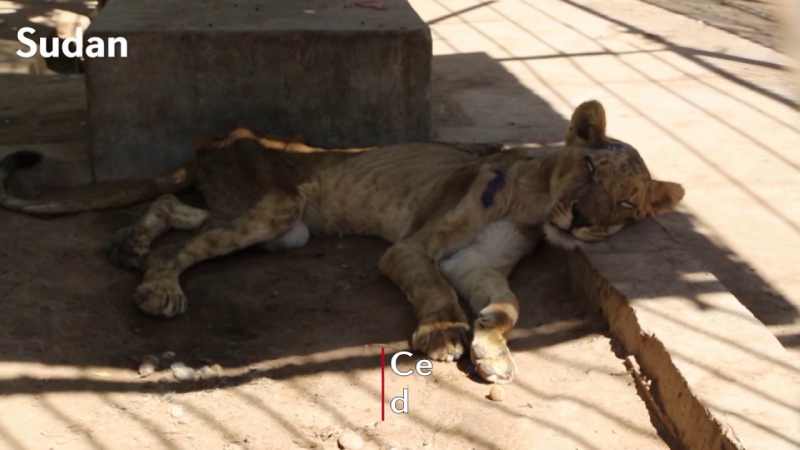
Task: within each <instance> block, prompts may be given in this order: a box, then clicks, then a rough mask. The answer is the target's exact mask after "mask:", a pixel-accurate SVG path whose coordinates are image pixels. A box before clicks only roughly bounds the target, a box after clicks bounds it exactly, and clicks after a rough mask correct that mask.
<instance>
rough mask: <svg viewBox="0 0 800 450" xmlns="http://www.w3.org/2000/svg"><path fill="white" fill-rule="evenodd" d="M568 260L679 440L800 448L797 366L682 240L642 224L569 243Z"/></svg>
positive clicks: (693, 445)
mask: <svg viewBox="0 0 800 450" xmlns="http://www.w3.org/2000/svg"><path fill="white" fill-rule="evenodd" d="M569 264H570V271H571V274H572V283H573V286H574V288H575V289H576V290H577V291H578V293H579V295H582V296H583V297H585V298H587V299H589V300H590V301H592V302H595V303H596V304H597V305H598V306H599V307H600V308H601V309H602V311H603V314H604V315H605V317H606V319H607V320H608V323H609V326H610V330H611V333H612V335H613V336H614V337H615V338H616V339H617V340H618V341H619V342H620V344H621V345H622V347H624V351H625V352H627V353H628V354H630V355H632V356H633V357H634V358H635V360H636V362H637V363H638V366H639V367H640V370H641V372H642V374H643V376H644V377H645V378H646V379H647V381H648V383H647V389H648V391H649V392H648V395H649V396H651V398H652V399H653V400H654V404H653V405H651V407H654V408H657V410H658V411H657V412H658V414H656V416H657V417H659V416H660V418H661V420H665V421H667V423H665V424H663V425H664V428H665V429H666V430H670V431H671V432H672V433H673V434H674V438H675V439H677V440H678V441H679V442H680V443H682V444H683V445H684V446H686V447H687V448H690V449H692V450H707V449H708V450H711V449H714V450H716V449H770V450H779V449H786V450H789V449H796V448H798V447H800V365H799V364H798V363H797V362H795V361H794V360H792V359H791V358H790V357H789V355H788V354H787V352H786V350H785V349H784V348H783V347H782V346H781V345H780V343H779V342H778V341H777V339H776V338H775V337H774V336H773V335H772V334H771V333H770V332H769V331H768V330H767V329H766V328H765V327H764V326H763V325H762V324H761V322H759V321H758V319H756V318H755V317H754V316H753V315H752V314H751V313H750V311H748V310H747V309H746V308H745V307H744V306H742V305H741V303H739V301H738V300H737V299H736V298H735V297H734V296H733V295H732V294H730V293H729V292H728V290H727V289H726V288H725V286H723V285H722V284H721V283H720V282H719V281H718V280H717V279H716V278H715V277H714V275H713V274H711V273H708V272H707V271H705V270H704V269H703V267H701V265H700V264H699V262H698V261H697V259H696V258H694V257H693V256H692V255H691V253H689V252H688V251H686V250H685V249H683V248H682V246H681V245H680V243H678V242H676V241H675V240H673V238H671V237H670V236H669V235H668V234H667V233H665V232H664V231H663V230H662V229H660V228H659V227H658V226H657V225H656V224H654V223H644V224H641V225H638V226H636V227H632V228H631V229H629V230H626V231H624V232H623V233H622V234H621V235H620V236H618V237H617V238H615V239H612V240H609V241H608V242H606V243H600V244H596V245H591V246H587V248H586V249H584V250H582V251H578V252H572V253H571V254H570V257H569Z"/></svg>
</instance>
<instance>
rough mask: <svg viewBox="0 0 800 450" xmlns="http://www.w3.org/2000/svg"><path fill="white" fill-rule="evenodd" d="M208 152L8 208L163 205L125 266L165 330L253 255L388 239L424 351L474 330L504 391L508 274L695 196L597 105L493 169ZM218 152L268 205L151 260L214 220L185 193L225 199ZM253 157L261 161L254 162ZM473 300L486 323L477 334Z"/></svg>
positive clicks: (244, 135) (450, 349)
mask: <svg viewBox="0 0 800 450" xmlns="http://www.w3.org/2000/svg"><path fill="white" fill-rule="evenodd" d="M196 154H197V158H196V161H195V162H194V163H192V164H189V165H187V166H186V167H184V168H183V169H181V170H179V171H177V172H175V173H173V174H170V175H168V176H165V177H161V178H157V179H154V180H152V181H151V182H150V183H148V184H146V185H143V186H140V188H138V189H134V190H133V191H129V192H127V193H123V194H121V195H116V194H114V195H109V196H108V197H106V198H101V199H100V200H98V201H96V202H94V203H91V202H89V203H69V202H67V203H64V202H42V201H33V200H25V199H21V198H18V197H15V196H13V195H11V194H10V193H8V192H7V191H6V190H5V188H3V189H2V190H0V203H1V204H2V205H3V206H5V207H6V208H9V209H12V210H17V211H21V212H27V213H31V214H60V213H68V212H75V211H79V210H88V209H99V208H107V207H112V206H122V205H125V204H130V203H133V202H136V201H141V200H143V199H146V198H148V197H150V198H153V197H155V196H157V195H159V194H160V195H161V196H160V197H159V198H158V199H157V200H156V201H155V202H154V203H153V204H152V205H151V206H150V208H149V210H148V211H147V213H146V214H145V215H144V216H143V217H142V218H141V219H140V220H139V221H138V222H137V223H136V224H135V225H133V226H132V227H129V228H126V229H125V230H123V231H122V232H121V234H120V235H119V237H118V239H117V240H116V244H115V246H114V249H113V251H112V257H113V259H114V260H115V261H116V262H118V263H121V264H124V265H126V266H132V267H137V268H139V269H141V270H142V271H143V272H144V278H143V280H142V283H141V285H140V286H139V287H138V289H136V292H135V294H134V299H135V302H136V304H137V305H138V307H139V309H141V310H142V311H144V312H145V313H147V314H152V315H156V316H163V317H173V316H175V315H178V314H182V313H184V312H186V308H187V304H188V302H187V299H186V297H185V295H184V293H183V290H182V289H181V285H180V276H181V274H182V273H183V272H184V271H186V270H187V269H189V268H190V267H192V266H194V265H195V264H198V263H200V262H203V261H206V260H208V259H211V258H216V257H218V256H222V255H226V254H229V253H232V252H235V251H237V250H241V249H243V248H246V247H250V246H255V245H260V246H263V247H265V248H267V249H273V250H274V249H290V248H297V247H301V246H303V245H305V243H306V242H307V241H308V239H309V236H313V235H320V234H335V235H348V234H349V235H371V236H379V237H381V238H384V239H386V240H387V241H389V242H391V243H392V245H391V247H389V249H388V250H387V251H386V253H385V254H384V255H383V257H382V258H381V259H380V261H379V263H378V264H379V267H380V270H381V271H382V272H383V273H384V274H385V275H386V276H387V277H388V278H389V279H391V280H392V281H393V282H394V283H395V284H396V285H397V286H398V287H400V289H402V290H403V292H404V293H405V295H406V297H407V298H408V301H409V302H411V304H412V305H413V308H414V311H415V313H416V317H417V320H418V325H417V328H416V330H415V331H414V333H413V335H412V338H411V344H412V347H413V348H414V349H415V350H417V351H420V352H423V353H426V354H427V355H428V356H430V357H431V358H434V359H436V360H441V361H453V360H456V359H458V358H459V357H460V356H461V355H462V353H463V352H464V351H465V343H467V340H466V337H467V335H468V332H469V331H470V330H471V331H472V333H471V341H470V342H469V345H468V347H467V348H469V350H470V356H471V359H472V362H473V363H474V364H475V367H476V368H477V372H478V373H479V374H480V376H481V377H483V378H484V379H485V380H487V381H490V382H508V381H510V380H511V379H512V377H513V375H514V362H513V359H512V356H511V353H510V351H509V350H508V347H507V346H506V339H505V336H506V334H507V333H508V332H509V330H511V329H512V327H513V326H514V324H515V323H516V322H517V318H518V311H519V306H518V299H517V297H516V296H515V295H514V293H513V292H512V291H511V289H510V288H509V283H508V281H507V277H508V275H509V273H510V272H511V270H512V269H513V268H514V266H515V265H516V264H517V262H518V261H519V260H520V259H521V258H522V257H523V256H524V255H526V254H527V253H529V252H530V251H531V250H532V249H533V248H534V247H535V245H536V243H537V241H539V240H540V239H541V237H542V236H544V237H545V238H546V239H547V240H549V241H550V242H552V243H554V244H556V245H559V246H564V247H567V248H571V247H574V246H575V245H576V243H578V242H581V241H597V240H600V239H604V238H606V237H608V236H610V235H612V234H614V233H616V232H617V231H619V230H620V229H621V228H622V227H623V226H625V225H626V224H629V223H632V222H635V221H638V220H641V219H644V218H646V217H649V216H652V215H654V214H657V213H660V212H664V211H668V210H671V209H672V208H674V207H675V205H676V204H677V203H678V202H679V201H680V200H681V199H682V198H683V195H684V190H683V188H682V187H681V186H680V185H679V184H676V183H671V182H665V181H656V180H653V179H652V178H651V176H650V173H649V172H648V170H647V167H646V166H645V164H644V162H643V161H642V159H641V157H640V156H639V154H638V152H637V151H636V150H635V149H634V148H633V147H632V146H630V145H628V144H626V143H624V142H622V141H619V140H616V139H612V138H609V137H607V136H606V119H605V112H604V110H603V107H602V106H601V105H600V103H598V102H596V101H591V102H586V103H583V104H581V105H580V106H579V107H578V108H577V109H576V110H575V112H574V113H573V116H572V119H571V123H570V126H569V129H568V130H567V134H566V144H565V145H564V146H562V147H553V148H544V149H518V150H509V151H502V152H498V153H495V154H490V155H487V156H476V155H474V154H470V153H467V152H464V151H461V150H459V149H457V148H454V147H451V146H446V145H439V144H403V145H392V146H387V147H380V148H371V149H351V150H323V149H318V148H313V147H309V146H306V145H304V144H301V143H293V142H283V141H279V140H275V139H272V138H268V137H263V136H258V135H256V134H254V133H253V132H251V131H249V130H246V129H237V130H235V131H234V132H232V133H231V134H230V135H229V136H227V137H226V138H224V139H219V140H215V141H211V142H207V143H205V144H202V145H199V146H198V147H197V152H196ZM214 155H228V156H230V155H233V156H234V157H236V158H242V159H243V161H245V162H246V163H245V164H243V166H242V167H244V169H243V170H245V171H248V170H249V171H255V169H254V168H256V167H257V168H258V170H257V171H255V172H254V173H251V174H250V175H251V176H252V177H253V179H255V180H257V184H259V186H260V187H259V193H258V195H257V196H255V197H252V198H250V200H249V201H248V202H247V204H246V205H244V206H243V207H242V208H241V214H239V215H238V217H235V218H232V219H231V220H230V221H227V222H226V223H224V224H223V225H221V226H215V227H206V228H204V229H202V230H200V231H199V232H197V234H196V235H195V236H194V237H193V238H191V239H190V240H189V241H188V242H187V243H186V244H184V245H183V246H182V248H180V249H179V251H177V252H176V254H175V255H174V256H173V257H171V258H167V259H164V260H160V259H156V258H148V254H149V253H150V248H151V244H152V243H153V241H154V240H155V239H157V238H158V237H159V236H161V235H163V234H164V233H166V232H167V231H169V230H170V229H173V228H174V229H182V230H186V229H197V228H201V226H202V225H203V224H204V223H205V222H206V221H207V219H208V217H209V212H208V211H207V210H205V209H198V208H195V207H192V206H188V205H186V204H184V203H182V202H181V201H179V200H178V199H177V198H176V197H175V196H173V195H171V193H174V192H177V191H179V190H182V189H185V188H187V187H189V186H191V185H195V184H196V185H199V186H200V188H201V191H203V193H204V196H205V197H206V199H207V200H208V199H209V198H211V197H213V196H214V195H215V189H217V187H215V186H219V183H217V184H215V183H214V182H209V180H210V179H212V178H214V177H213V175H214V174H215V172H216V171H218V170H221V169H219V168H218V166H215V165H214V164H213V163H208V162H207V161H208V160H209V158H211V160H212V161H213V157H214ZM253 155H257V156H253ZM252 158H258V161H259V162H258V164H250V163H249V162H247V161H251V160H252ZM35 160H36V158H35V156H34V155H32V154H31V153H25V152H20V153H16V154H13V155H11V156H9V157H7V158H6V159H4V160H3V163H2V171H3V172H2V173H1V174H0V175H2V178H3V183H2V184H3V186H5V178H6V177H7V176H8V174H9V173H10V172H12V171H13V170H14V169H15V168H18V167H21V166H25V165H30V164H32V163H34V162H35ZM203 161H206V162H205V163H203ZM229 180H231V178H229ZM225 183H227V182H223V184H225ZM212 211H213V208H212ZM459 295H460V296H462V297H463V298H464V299H465V300H466V302H467V303H468V304H469V305H470V306H471V308H472V309H473V310H474V313H475V315H476V317H477V318H476V319H475V320H474V322H473V323H472V324H470V323H468V320H467V315H466V314H465V312H464V310H463V309H462V307H461V306H460V304H459V298H458V297H459Z"/></svg>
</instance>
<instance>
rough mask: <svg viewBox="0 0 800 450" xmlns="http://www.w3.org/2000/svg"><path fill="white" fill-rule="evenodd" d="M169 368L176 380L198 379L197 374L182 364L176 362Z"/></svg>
mask: <svg viewBox="0 0 800 450" xmlns="http://www.w3.org/2000/svg"><path fill="white" fill-rule="evenodd" d="M169 368H170V370H172V376H174V377H175V379H176V380H180V381H188V380H194V379H195V378H197V372H196V371H195V370H194V369H192V368H191V367H189V366H187V365H186V364H184V363H182V362H174V363H172V365H170V366H169Z"/></svg>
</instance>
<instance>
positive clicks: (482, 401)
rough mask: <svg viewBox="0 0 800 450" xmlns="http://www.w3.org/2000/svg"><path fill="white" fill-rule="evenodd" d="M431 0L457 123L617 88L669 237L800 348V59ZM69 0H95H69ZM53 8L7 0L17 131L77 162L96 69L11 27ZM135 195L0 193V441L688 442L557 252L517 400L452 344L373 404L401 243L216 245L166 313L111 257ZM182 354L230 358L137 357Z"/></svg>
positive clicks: (514, 121) (652, 9)
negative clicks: (641, 392)
mask: <svg viewBox="0 0 800 450" xmlns="http://www.w3.org/2000/svg"><path fill="white" fill-rule="evenodd" d="M411 3H412V4H413V6H414V7H415V8H416V9H417V11H418V12H419V13H420V15H421V16H422V17H423V19H424V20H426V21H428V22H429V23H430V24H431V26H432V29H433V36H434V54H435V57H434V66H433V67H434V79H433V82H434V84H433V90H434V99H433V108H434V110H433V114H434V121H435V123H434V130H435V133H436V138H437V139H439V140H450V141H473V142H497V141H526V142H528V141H534V142H554V141H558V140H560V139H561V136H562V134H563V131H564V129H565V127H566V117H568V115H569V113H570V112H571V110H572V109H573V108H574V107H575V106H576V105H577V104H578V103H580V102H581V101H583V100H585V99H588V98H596V99H598V100H600V101H602V102H603V103H604V104H605V106H606V109H607V111H608V114H609V127H610V132H611V134H612V135H614V136H616V137H618V138H621V139H624V140H626V141H628V142H630V143H632V144H634V145H635V146H637V148H639V150H640V151H641V152H642V154H643V156H644V158H645V160H646V161H647V162H648V164H649V166H650V167H651V169H652V170H653V171H654V172H655V174H656V175H657V176H660V177H663V178H665V179H670V180H675V181H680V182H682V183H683V184H684V185H685V186H686V188H687V192H688V195H687V197H686V199H685V201H684V204H683V208H682V210H681V211H680V213H679V214H674V215H671V216H668V217H665V218H664V219H663V220H662V222H663V225H664V226H665V227H666V228H667V230H668V231H669V233H670V234H671V235H672V236H673V237H674V238H675V239H677V240H678V241H680V242H681V243H682V245H684V246H685V247H686V248H688V249H690V251H691V252H692V254H693V256H694V257H695V258H696V259H697V261H698V263H699V264H701V265H702V266H703V267H706V268H708V269H709V270H710V271H711V272H713V274H714V275H715V276H716V278H718V279H719V280H720V281H721V282H722V283H723V284H724V285H725V287H726V288H727V289H729V290H730V291H731V292H732V293H733V294H734V295H735V296H736V297H737V298H738V299H739V300H740V301H741V302H742V303H743V304H744V305H745V306H746V307H747V308H748V309H749V310H750V311H751V312H752V313H753V314H755V316H756V317H757V318H758V319H759V320H761V321H762V322H763V323H764V324H766V325H767V326H768V327H769V329H770V330H771V331H772V332H773V333H774V335H775V336H776V337H777V338H778V339H779V340H780V342H781V343H782V344H783V345H784V346H785V347H786V348H787V349H788V350H790V351H791V352H792V354H793V356H794V357H797V356H798V355H800V319H799V318H798V315H799V314H798V311H799V310H800V266H798V265H797V264H796V261H797V256H796V255H797V254H798V253H800V184H799V183H798V180H799V179H800V178H798V174H797V172H798V171H800V153H798V152H797V147H798V144H800V139H798V138H799V137H800V120H798V119H800V116H799V115H798V112H797V109H796V102H797V96H796V91H793V90H792V87H791V84H790V82H789V80H790V74H789V72H788V70H789V69H791V68H794V66H795V62H794V61H792V60H790V59H789V58H787V57H785V56H784V55H782V54H780V53H778V52H776V51H775V50H772V49H769V48H766V47H763V46H761V45H758V44H756V43H753V42H751V41H748V40H745V39H742V38H740V37H737V36H734V35H731V34H729V33H727V32H725V31H723V30H720V29H719V28H716V27H711V26H707V25H705V24H703V23H700V22H698V21H696V20H694V19H693V18H691V17H687V16H684V15H679V14H674V13H672V12H668V11H665V10H663V9H661V8H659V7H657V6H654V5H651V4H646V3H640V2H634V1H575V0H562V1H555V0H553V1H549V0H548V1H532V0H520V1H512V0H501V1H494V2H493V1H461V0H448V1H444V0H442V1H436V0H424V1H423V0H419V1H412V2H411ZM73 6H76V7H77V8H80V9H83V8H85V6H84V4H83V2H74V3H70V2H61V3H59V8H64V9H70V8H71V7H73ZM51 8H52V6H51V3H50V2H46V1H44V0H42V1H38V0H34V1H30V2H25V3H24V4H23V3H20V2H15V1H9V2H0V21H1V22H0V30H2V31H0V39H3V40H4V41H0V44H2V45H0V70H2V72H3V73H2V74H0V89H2V92H3V93H9V95H8V96H4V97H3V99H0V146H1V147H0V151H8V150H10V149H12V148H16V147H17V146H18V145H19V144H29V145H32V146H34V147H36V148H40V149H42V150H45V151H50V152H55V153H59V154H63V153H64V152H66V154H68V155H72V156H70V157H76V158H79V157H80V154H81V152H82V145H83V142H84V140H85V132H84V129H85V119H84V117H85V116H84V114H85V113H84V111H85V107H84V103H83V89H82V81H83V80H82V79H81V77H80V76H79V75H71V76H59V75H54V74H51V73H48V71H47V70H46V69H45V68H43V66H42V64H41V63H40V62H35V61H34V62H31V61H19V60H16V59H15V57H13V56H12V55H13V52H11V51H10V49H11V48H12V46H11V45H10V44H9V42H8V40H9V39H11V38H12V37H13V32H12V27H13V26H19V24H20V23H25V22H26V21H27V20H28V18H30V17H38V16H43V17H51V16H52V14H50V15H48V14H49V13H51V12H52V11H51ZM4 12H5V14H4ZM6 99H10V100H11V101H7V100H6ZM75 155H78V156H75ZM52 170H58V168H57V167H56V168H54V169H52ZM136 212H137V210H136V209H134V210H131V211H119V212H110V213H102V214H101V213H97V214H85V215H81V216H77V217H71V218H65V219H59V220H54V221H43V220H38V219H33V218H27V217H21V216H17V215H12V214H8V213H0V217H2V219H0V230H2V233H0V239H1V240H2V241H1V242H2V244H0V252H2V254H3V255H4V258H3V260H4V261H8V262H7V263H5V264H3V266H2V267H0V289H2V291H0V292H2V293H3V296H2V298H3V300H4V302H3V303H2V305H0V309H2V314H0V318H1V319H0V330H2V331H0V355H3V356H2V357H0V358H1V359H2V362H0V395H1V396H2V398H0V402H1V403H3V410H4V411H11V413H8V414H3V415H2V416H0V446H5V447H8V448H46V447H47V446H51V447H53V448H254V449H256V448H259V449H260V448H294V447H300V448H335V447H336V442H335V441H336V438H337V437H338V435H339V434H340V433H342V432H343V430H346V429H352V430H355V431H357V432H358V433H359V434H361V435H362V436H363V437H365V438H366V439H367V441H368V446H372V447H375V448H390V447H398V448H400V447H407V448H453V449H461V448H470V447H473V448H515V449H516V448H542V449H554V448H570V449H572V448H582V449H592V448H596V449H605V448H615V449H619V448H631V449H645V448H646V449H651V448H664V447H665V446H666V444H664V443H663V442H662V441H660V440H659V439H658V437H657V436H656V430H655V427H654V426H653V425H652V424H651V419H650V417H649V415H648V412H647V410H646V408H645V405H644V403H643V402H642V401H641V400H640V399H639V398H638V397H637V396H636V392H635V390H634V388H633V386H631V384H632V381H631V379H630V377H629V375H628V373H627V372H626V371H625V367H624V365H623V364H622V361H621V360H620V359H618V358H617V357H616V356H615V355H614V353H613V352H612V351H611V345H610V342H609V339H608V338H607V337H605V336H604V335H603V331H604V324H603V322H602V320H601V319H600V318H599V317H598V316H596V315H594V314H593V313H591V312H587V311H585V308H584V307H583V306H582V305H581V304H580V303H578V302H576V301H575V300H574V299H573V298H572V296H571V295H570V294H569V293H568V292H567V291H568V284H567V282H566V269H565V268H563V267H562V266H560V263H559V262H560V261H561V260H562V259H563V255H560V254H559V253H557V252H555V251H552V250H544V251H543V252H540V253H538V254H537V256H536V257H534V258H530V259H529V260H528V261H526V263H525V264H524V265H523V266H522V267H521V269H520V271H519V272H518V273H517V274H516V275H515V279H514V284H515V287H516V289H517V291H518V292H519V294H520V296H521V297H522V298H523V299H525V308H526V310H525V312H524V314H523V317H524V319H523V321H522V323H521V324H520V327H519V329H518V331H517V332H516V334H515V335H514V336H513V339H512V341H511V346H512V349H513V350H515V351H516V354H517V355H518V356H517V357H518V363H519V365H520V377H519V380H518V381H517V382H516V383H515V384H514V385H512V386H510V387H508V388H507V389H506V394H507V396H506V397H507V398H506V400H505V401H504V402H501V403H494V402H490V401H489V400H487V399H486V398H484V396H485V395H486V394H487V393H488V391H489V387H488V386H486V385H482V384H479V383H476V382H475V381H473V380H471V379H470V378H469V376H468V375H469V374H468V368H467V367H464V366H462V367H461V368H459V367H456V366H454V365H443V364H437V365H436V366H435V369H434V376H432V377H429V378H424V377H415V378H414V379H404V378H399V377H393V376H390V377H389V379H388V392H389V394H390V395H395V392H397V391H399V390H400V388H401V387H402V386H405V385H408V386H409V388H410V392H411V402H412V408H411V409H412V414H411V415H410V416H409V417H404V418H398V417H394V416H390V417H389V418H388V420H387V421H386V422H383V423H379V424H377V425H375V423H376V421H377V417H378V416H377V413H378V409H377V407H378V402H377V400H376V398H377V391H376V389H377V387H378V386H379V385H378V382H377V380H378V378H377V377H378V376H379V371H378V369H377V354H378V347H379V346H380V345H385V346H387V348H388V349H389V350H390V351H395V350H397V349H401V348H404V347H405V346H406V345H407V344H406V342H405V339H406V338H407V335H408V334H409V332H410V330H411V329H412V327H413V324H412V321H411V318H410V313H409V310H408V308H407V307H406V305H405V304H404V302H403V301H402V299H401V296H400V295H399V293H398V292H396V290H395V289H393V287H392V286H391V285H389V284H388V282H386V281H385V280H383V279H381V278H380V277H379V276H378V274H377V272H376V270H375V267H374V261H375V260H376V258H377V256H378V255H379V254H380V251H381V249H382V248H383V244H381V243H378V242H374V241H372V240H367V239H347V240H336V239H330V240H321V241H319V242H317V243H315V244H313V245H312V246H310V247H308V248H306V249H303V250H301V251H299V252H295V253H292V254H288V255H263V254H260V253H257V252H249V253H247V254H245V255H242V256H240V257H233V258H228V259H226V260H222V261H219V262H215V263H212V264H208V265H206V266H204V267H201V268H198V269H197V270H196V271H193V272H192V273H190V274H189V276H188V277H187V279H186V283H187V290H188V294H189V296H190V297H191V298H193V299H194V303H193V306H192V309H191V310H190V313H189V315H187V316H185V317H182V318H180V319H178V320H176V321H172V322H161V321H154V320H151V319H148V318H145V317H143V316H141V315H139V314H137V313H136V312H135V311H134V310H133V308H132V307H131V306H130V303H129V296H130V292H131V291H132V289H133V287H134V286H135V283H136V277H135V276H134V275H132V274H129V273H126V272H121V271H119V270H117V269H114V268H112V267H110V266H109V265H108V264H107V263H106V262H105V260H104V258H103V246H104V244H105V242H106V240H107V239H108V236H109V235H110V234H111V233H112V232H113V230H114V229H116V228H118V227H120V226H122V225H124V224H126V223H129V222H130V221H131V220H132V218H133V217H134V214H135V213H136ZM298 286H302V288H301V289H298ZM319 298H324V299H326V300H325V302H323V303H322V304H321V303H320V302H319V300H318V299H319ZM374 300H379V302H376V303H373V301H374ZM697 307H698V310H702V309H703V304H702V302H698V304H697ZM331 319H334V320H331ZM265 322H266V323H265ZM276 323H277V324H281V326H279V327H276V326H275V325H274V324H276ZM270 325H272V326H270ZM167 350H170V351H174V352H176V354H177V355H176V358H177V359H179V360H181V361H184V362H186V363H187V364H190V365H193V366H200V365H204V364H212V363H219V364H221V365H222V366H223V367H225V377H224V378H221V379H214V380H211V381H206V382H196V383H183V384H178V383H175V382H174V381H173V380H172V378H171V375H170V374H169V373H168V371H165V372H160V373H157V374H154V375H152V376H151V377H149V378H147V379H144V380H140V379H139V378H138V376H137V375H136V373H135V372H134V369H135V368H136V366H137V361H138V359H139V358H141V356H143V355H145V354H148V353H154V352H158V353H160V352H163V351H167ZM417 402H418V403H417ZM656 422H657V421H656Z"/></svg>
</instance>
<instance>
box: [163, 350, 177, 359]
mask: <svg viewBox="0 0 800 450" xmlns="http://www.w3.org/2000/svg"><path fill="white" fill-rule="evenodd" d="M161 359H167V360H169V359H175V352H171V351H166V352H164V353H162V354H161Z"/></svg>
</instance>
